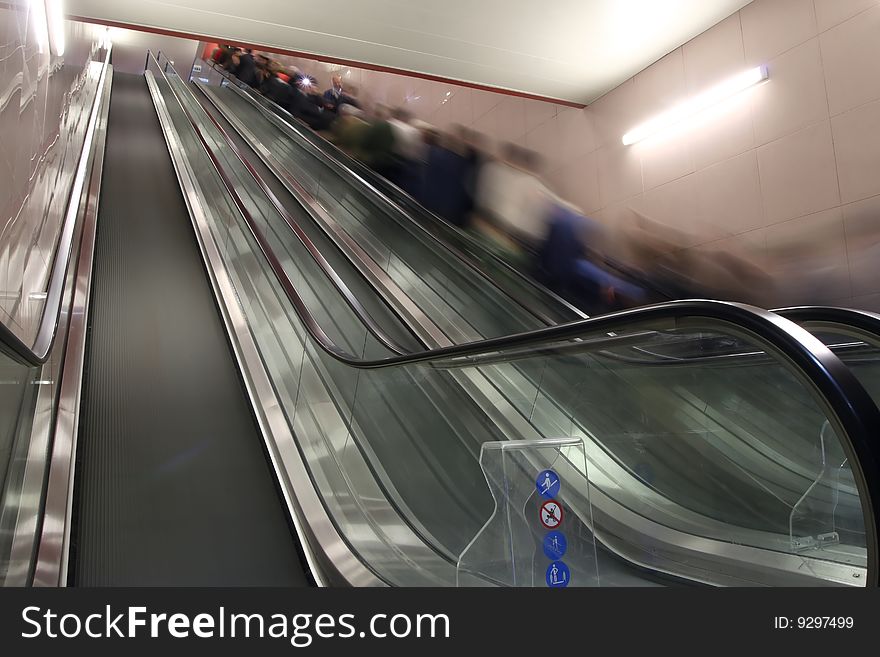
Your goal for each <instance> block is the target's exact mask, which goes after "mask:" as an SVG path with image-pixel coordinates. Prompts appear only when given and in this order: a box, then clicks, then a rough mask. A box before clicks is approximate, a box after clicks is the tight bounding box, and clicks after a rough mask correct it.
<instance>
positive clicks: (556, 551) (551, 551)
mask: <svg viewBox="0 0 880 657" xmlns="http://www.w3.org/2000/svg"><path fill="white" fill-rule="evenodd" d="M543 546H544V554H546V555H547V558H548V559H550V560H551V561H556V560H558V559H561V558H562V557H563V555H564V554H565V551H566V550H567V549H568V541H566V540H565V534H563V533H562V532H548V533H547V535H546V536H545V537H544V543H543Z"/></svg>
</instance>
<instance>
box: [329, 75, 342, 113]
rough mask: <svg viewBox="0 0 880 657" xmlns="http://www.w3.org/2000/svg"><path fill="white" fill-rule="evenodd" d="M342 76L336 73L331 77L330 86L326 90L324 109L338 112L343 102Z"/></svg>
mask: <svg viewBox="0 0 880 657" xmlns="http://www.w3.org/2000/svg"><path fill="white" fill-rule="evenodd" d="M343 96H344V92H343V88H342V76H340V75H334V76H333V77H332V78H330V88H329V89H327V91H325V92H324V109H326V110H329V111H331V112H333V113H336V112H337V111H338V110H339V106H340V105H341V104H343V102H344V101H343Z"/></svg>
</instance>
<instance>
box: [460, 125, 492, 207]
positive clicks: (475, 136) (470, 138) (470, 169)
mask: <svg viewBox="0 0 880 657" xmlns="http://www.w3.org/2000/svg"><path fill="white" fill-rule="evenodd" d="M454 129H455V130H456V132H457V134H458V137H459V139H460V140H461V142H462V144H464V157H465V160H467V170H466V171H465V177H464V188H465V194H466V196H467V198H466V201H465V205H466V207H465V210H464V211H465V214H466V216H467V223H468V224H470V223H471V222H470V217H471V216H472V215H473V214H474V212H475V211H476V209H477V188H478V184H479V180H480V171H481V170H482V168H483V165H484V164H486V162H487V161H488V160H489V158H488V156H487V154H486V139H485V137H484V136H483V135H482V134H480V133H479V132H477V131H476V130H471V129H469V128H465V127H464V126H462V125H456V126H454Z"/></svg>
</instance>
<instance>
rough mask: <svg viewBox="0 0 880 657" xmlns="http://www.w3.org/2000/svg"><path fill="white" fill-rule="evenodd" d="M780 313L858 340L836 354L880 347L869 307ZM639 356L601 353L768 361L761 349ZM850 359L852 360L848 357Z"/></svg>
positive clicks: (667, 361)
mask: <svg viewBox="0 0 880 657" xmlns="http://www.w3.org/2000/svg"><path fill="white" fill-rule="evenodd" d="M771 312H773V313H776V314H777V315H780V316H781V317H784V318H786V319H790V320H791V321H793V322H795V323H797V324H800V325H801V326H803V327H804V328H806V329H807V330H812V331H819V330H826V331H828V332H830V333H835V334H841V335H845V336H847V337H850V338H854V339H856V340H858V342H846V343H836V344H830V345H828V347H829V348H830V349H831V350H832V351H833V352H834V353H835V354H838V355H840V354H848V355H849V354H850V353H852V354H856V355H858V354H859V353H860V352H865V351H866V350H868V351H870V350H875V349H880V314H877V313H873V312H869V311H866V310H855V309H851V308H837V307H834V306H796V307H789V308H778V309H775V310H773V311H771ZM635 351H636V352H637V353H638V354H641V355H642V357H639V356H625V355H622V354H619V353H607V352H602V353H600V354H599V355H601V356H602V357H603V358H610V359H612V360H616V361H620V362H624V363H627V364H631V365H646V366H655V365H656V366H660V367H674V366H681V365H687V366H693V365H737V366H739V365H744V364H758V363H765V362H767V361H768V356H767V354H765V353H764V352H762V351H754V350H753V349H749V350H748V351H732V352H730V353H726V354H707V355H702V354H701V355H695V356H671V355H666V354H657V353H654V352H651V351H648V350H644V349H639V348H635ZM848 360H849V359H848Z"/></svg>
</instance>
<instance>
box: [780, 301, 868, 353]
mask: <svg viewBox="0 0 880 657" xmlns="http://www.w3.org/2000/svg"><path fill="white" fill-rule="evenodd" d="M773 312H775V313H777V314H779V315H781V316H782V317H785V318H786V319H790V320H792V321H794V322H797V323H798V324H808V325H815V326H817V327H821V326H828V327H829V328H831V330H842V331H843V332H845V333H847V335H850V336H853V337H857V338H859V339H861V340H862V341H863V342H866V343H867V344H870V345H871V346H874V347H880V313H874V312H871V311H868V310H859V309H856V308H839V307H836V306H789V307H787V308H779V309H777V310H774V311H773Z"/></svg>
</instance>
